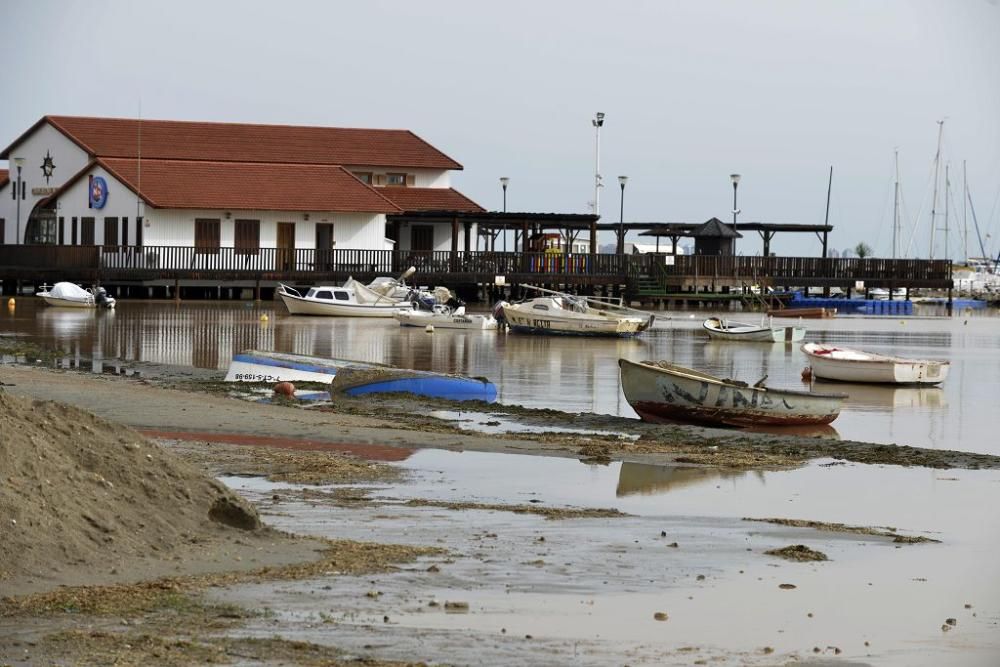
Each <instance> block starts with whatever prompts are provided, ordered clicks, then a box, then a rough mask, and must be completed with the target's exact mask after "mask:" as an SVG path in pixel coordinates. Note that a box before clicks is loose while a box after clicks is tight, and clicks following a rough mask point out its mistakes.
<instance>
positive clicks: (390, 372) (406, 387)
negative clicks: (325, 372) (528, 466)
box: [331, 366, 497, 403]
mask: <svg viewBox="0 0 1000 667" xmlns="http://www.w3.org/2000/svg"><path fill="white" fill-rule="evenodd" d="M331 390H332V393H335V394H336V393H341V394H346V395H348V396H364V395H367V394H415V395H417V396H425V397H427V398H444V399H447V400H451V401H485V402H487V403H492V402H494V401H496V400H497V388H496V385H494V384H493V383H492V382H490V381H489V380H487V379H486V378H470V377H466V376H464V375H451V374H448V373H434V372H431V371H417V370H410V369H407V368H388V367H367V368H362V367H359V366H347V367H345V368H342V369H340V371H339V372H338V373H337V374H336V375H335V376H334V378H333V383H332V386H331Z"/></svg>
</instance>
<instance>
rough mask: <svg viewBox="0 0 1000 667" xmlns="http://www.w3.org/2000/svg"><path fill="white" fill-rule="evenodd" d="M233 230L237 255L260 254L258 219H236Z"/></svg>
mask: <svg viewBox="0 0 1000 667" xmlns="http://www.w3.org/2000/svg"><path fill="white" fill-rule="evenodd" d="M235 231H236V235H235V241H236V242H235V243H234V246H235V248H236V254H237V255H259V254H260V220H237V221H236V229H235Z"/></svg>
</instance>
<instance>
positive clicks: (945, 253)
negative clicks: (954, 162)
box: [944, 164, 951, 260]
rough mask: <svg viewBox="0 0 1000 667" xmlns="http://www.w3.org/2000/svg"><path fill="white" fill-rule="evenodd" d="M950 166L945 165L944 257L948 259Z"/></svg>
mask: <svg viewBox="0 0 1000 667" xmlns="http://www.w3.org/2000/svg"><path fill="white" fill-rule="evenodd" d="M950 168H951V165H950V164H945V165H944V258H945V259H947V260H950V259H951V255H950V254H949V253H948V193H949V191H950V190H951V181H950V180H949V178H948V170H949V169H950Z"/></svg>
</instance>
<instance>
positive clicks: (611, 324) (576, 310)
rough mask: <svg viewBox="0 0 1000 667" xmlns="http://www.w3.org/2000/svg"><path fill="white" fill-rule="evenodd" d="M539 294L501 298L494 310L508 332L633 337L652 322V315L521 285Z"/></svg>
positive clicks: (599, 301) (587, 298)
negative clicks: (514, 299)
mask: <svg viewBox="0 0 1000 667" xmlns="http://www.w3.org/2000/svg"><path fill="white" fill-rule="evenodd" d="M525 287H527V288H530V289H534V290H537V291H539V292H542V296H538V297H535V298H533V299H527V300H525V301H520V302H518V303H508V302H506V301H501V302H499V303H498V304H497V305H496V308H495V310H494V313H495V314H496V316H497V319H498V320H500V319H502V320H503V323H506V324H507V326H509V327H510V329H511V331H515V332H520V333H533V334H568V335H575V336H635V335H637V334H640V333H642V332H643V331H645V330H646V329H648V328H649V327H650V326H652V324H653V319H654V315H653V314H652V313H647V312H645V311H642V310H635V309H633V308H628V307H625V306H622V305H620V304H616V303H614V302H610V301H604V300H601V299H594V298H589V297H583V296H574V295H572V294H565V293H563V292H555V291H552V290H547V289H543V288H541V287H533V286H531V285H525Z"/></svg>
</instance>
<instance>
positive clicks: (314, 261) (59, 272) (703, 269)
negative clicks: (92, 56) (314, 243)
mask: <svg viewBox="0 0 1000 667" xmlns="http://www.w3.org/2000/svg"><path fill="white" fill-rule="evenodd" d="M409 266H414V267H416V269H417V275H416V277H415V280H416V282H418V283H420V284H429V283H434V284H443V285H448V286H458V285H471V284H493V283H494V280H495V278H496V277H497V276H504V278H505V280H506V282H507V284H524V283H528V284H531V283H534V284H550V285H573V286H605V287H607V286H624V287H626V288H627V289H628V290H629V291H630V292H632V293H635V294H641V295H646V296H654V297H655V296H656V294H657V293H659V294H664V295H665V294H667V293H670V292H676V291H678V290H686V291H690V290H694V291H713V290H714V289H716V288H721V287H723V286H737V285H740V284H767V285H773V286H788V287H792V286H794V287H832V286H840V287H843V288H852V287H854V285H855V282H856V281H864V283H865V287H867V288H871V287H887V288H895V287H924V288H938V289H950V288H951V287H952V279H951V263H950V262H949V261H947V260H913V259H899V260H889V259H870V258H866V259H833V258H817V257H744V256H729V257H725V256H684V255H679V256H676V257H672V256H669V255H662V254H659V255H612V254H575V255H569V254H551V253H520V252H506V253H505V252H451V251H443V252H409V251H390V250H313V249H296V250H287V249H279V248H260V249H258V250H256V251H249V252H248V251H246V250H236V249H235V248H194V247H184V246H142V247H137V246H127V247H110V246H0V280H4V281H21V282H25V283H35V284H37V283H41V282H49V283H51V282H55V281H59V280H68V281H73V282H81V283H101V284H106V285H116V284H123V285H144V284H145V285H154V284H160V285H162V284H170V283H176V282H178V281H183V282H184V283H185V284H188V285H191V284H204V285H206V286H213V285H220V284H225V283H234V282H239V283H241V284H256V285H259V286H274V285H275V284H277V283H278V282H286V283H295V284H320V283H336V282H340V281H343V280H344V279H346V278H347V277H348V276H353V277H354V278H356V279H358V280H363V281H367V280H370V279H372V278H374V277H376V276H386V275H398V274H400V273H402V272H403V271H404V270H405V269H406V268H407V267H409Z"/></svg>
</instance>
